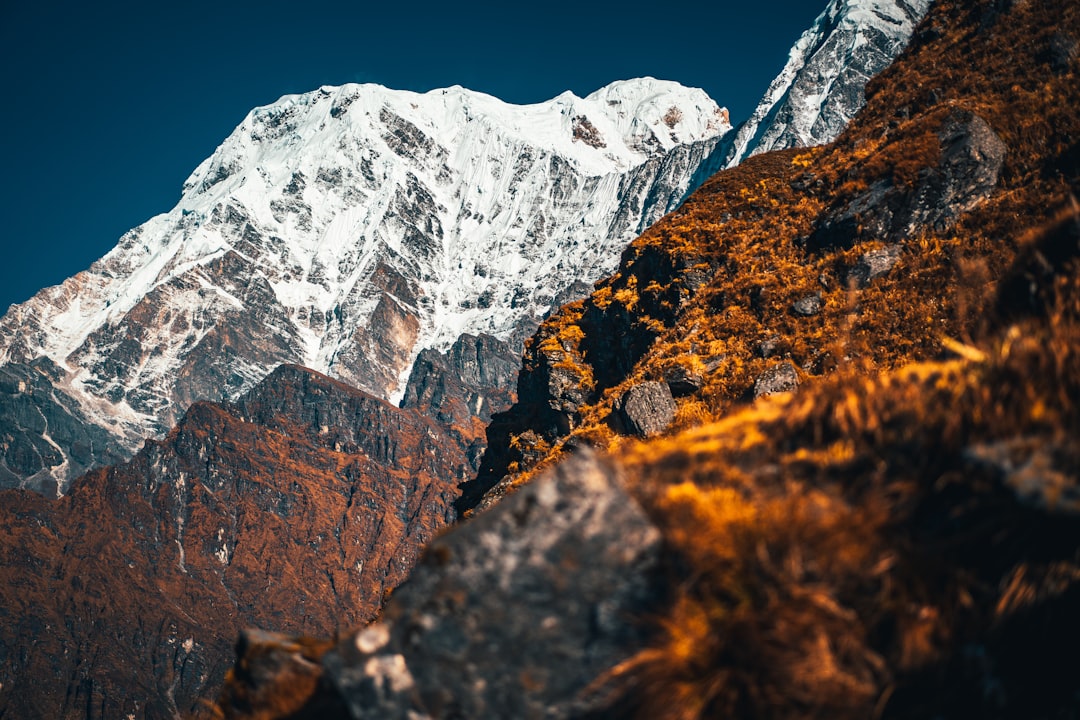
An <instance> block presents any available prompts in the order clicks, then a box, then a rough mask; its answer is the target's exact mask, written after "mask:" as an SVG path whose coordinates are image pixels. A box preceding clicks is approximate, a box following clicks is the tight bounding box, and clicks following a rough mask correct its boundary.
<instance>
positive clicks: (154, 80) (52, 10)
mask: <svg viewBox="0 0 1080 720" xmlns="http://www.w3.org/2000/svg"><path fill="white" fill-rule="evenodd" d="M724 5H725V4H722V3H714V4H710V5H705V4H702V5H701V6H700V7H693V8H687V7H680V6H677V5H676V6H669V8H667V9H668V10H669V12H667V13H666V14H665V12H664V9H665V8H664V6H662V5H656V4H649V5H645V4H642V5H634V4H632V3H631V4H621V5H619V6H617V9H612V8H611V7H605V6H602V5H589V4H584V3H576V4H575V3H570V2H564V1H558V2H549V3H546V4H544V5H543V8H542V9H539V8H534V7H519V8H510V7H508V6H506V5H502V4H497V3H491V2H487V3H473V4H470V5H468V6H465V7H460V6H453V5H452V4H446V5H432V6H431V7H425V6H423V5H415V4H413V5H409V6H404V5H401V4H399V3H384V4H378V5H368V4H363V3H342V2H331V1H329V0H310V1H309V2H306V3H304V4H303V5H302V6H297V5H295V4H293V3H288V2H285V1H284V0H264V1H263V2H253V1H252V0H238V1H234V2H225V3H219V4H215V3H211V2H209V1H208V0H192V1H191V2H187V3H183V4H179V3H175V4H173V3H170V4H168V5H159V4H154V3H142V4H140V3H130V2H108V1H106V2H102V3H96V4H89V3H86V4H84V3H75V2H70V1H65V2H42V3H27V2H25V1H24V2H10V3H3V5H2V6H0V80H2V82H3V87H4V91H5V93H6V94H7V97H6V100H5V105H6V107H5V112H3V113H0V138H2V143H3V144H2V148H0V149H2V153H3V158H4V163H5V168H4V169H5V172H4V173H3V181H2V186H0V190H2V192H0V213H2V216H3V218H4V223H3V225H0V228H2V229H0V252H2V253H3V261H2V262H0V313H3V312H6V311H7V308H8V305H9V304H11V303H16V302H23V301H25V300H28V299H29V298H30V297H31V296H32V295H33V294H35V293H36V292H37V291H38V290H40V289H41V288H43V287H46V286H49V285H55V284H57V283H60V282H62V281H63V280H64V279H65V278H67V277H70V276H71V275H73V274H75V273H76V272H78V271H80V270H83V269H85V268H86V267H88V266H89V265H90V263H92V262H93V261H94V260H96V259H97V258H99V257H100V256H102V255H103V254H105V253H106V252H108V250H109V249H111V248H112V247H113V246H114V245H115V244H116V242H117V240H119V238H120V236H121V235H122V234H123V233H124V232H126V231H127V230H130V229H131V228H133V227H136V226H138V225H140V224H141V223H143V222H145V221H146V220H148V219H149V218H151V217H152V216H154V215H157V214H159V213H163V212H166V211H168V210H169V209H171V208H172V207H173V206H174V205H175V204H176V202H177V200H178V199H179V197H180V191H181V185H182V183H183V181H184V180H185V179H186V178H187V177H188V175H189V174H190V173H191V171H193V170H194V169H195V167H196V166H197V165H198V164H199V163H200V162H202V160H204V159H205V158H207V157H209V155H210V154H211V153H212V152H213V151H214V149H215V148H216V147H217V146H218V145H219V144H220V143H221V142H222V141H223V140H224V139H225V138H226V136H227V135H228V134H229V133H230V132H231V131H232V130H233V128H235V126H236V125H237V124H239V123H240V121H241V120H242V119H243V117H244V115H245V114H246V113H247V112H248V111H249V110H250V109H251V108H253V107H256V106H259V105H266V104H269V103H272V102H274V101H275V100H277V99H278V98H279V97H281V96H282V95H286V94H292V93H302V92H308V91H311V90H315V89H317V88H318V87H319V86H321V85H341V84H344V83H347V82H373V83H378V84H381V85H385V86H387V87H391V88H395V89H403V90H415V91H421V92H423V91H427V90H431V89H434V88H439V87H448V86H451V85H462V86H464V87H466V88H469V89H471V90H477V91H480V92H485V93H488V94H491V95H494V96H496V97H498V98H500V99H502V100H505V101H507V102H511V103H518V104H522V103H535V102H543V101H545V100H548V99H550V98H553V97H555V96H556V95H558V94H560V93H561V92H563V91H565V90H570V91H572V92H574V93H575V94H577V95H579V96H581V97H584V96H585V95H587V94H589V93H591V92H592V91H594V90H596V89H597V88H600V87H602V86H604V85H607V84H608V83H610V82H613V81H615V80H624V79H628V78H633V77H640V76H644V75H650V76H653V77H656V78H660V79H663V80H673V81H676V82H679V83H681V84H683V85H686V86H689V87H700V88H703V89H704V90H705V91H706V92H707V93H708V94H709V95H710V96H712V98H713V99H714V100H715V101H716V102H717V103H718V104H719V105H721V106H724V107H727V108H728V109H729V110H730V111H731V120H732V123H733V124H738V123H739V122H741V121H742V120H744V119H746V118H747V117H748V116H749V115H750V112H751V111H752V110H753V108H754V106H755V105H756V104H757V102H758V100H759V99H760V97H761V95H762V94H763V93H764V92H765V89H766V88H767V87H768V85H769V83H770V82H771V81H772V79H773V77H775V76H776V74H777V73H778V72H779V71H780V69H781V68H782V67H783V65H784V63H785V62H786V60H787V56H788V51H789V49H790V48H791V46H792V45H793V44H794V43H795V41H796V40H797V39H798V37H799V35H800V34H801V33H802V32H803V31H804V30H806V29H807V28H809V27H810V25H811V23H812V22H813V20H814V18H815V17H816V16H817V15H818V14H819V13H820V12H821V10H822V9H823V8H824V6H825V2H824V0H822V1H821V2H820V3H818V2H807V1H806V0H804V1H802V2H792V1H790V0H778V1H777V2H773V3H768V4H763V3H740V4H738V5H734V6H727V7H724Z"/></svg>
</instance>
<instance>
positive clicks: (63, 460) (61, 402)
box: [0, 358, 125, 497]
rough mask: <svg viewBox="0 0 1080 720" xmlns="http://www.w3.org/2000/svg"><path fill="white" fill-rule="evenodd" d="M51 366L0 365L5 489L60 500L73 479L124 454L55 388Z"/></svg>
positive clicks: (0, 455) (0, 456)
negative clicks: (58, 495) (12, 488)
mask: <svg viewBox="0 0 1080 720" xmlns="http://www.w3.org/2000/svg"><path fill="white" fill-rule="evenodd" d="M51 365H52V363H50V362H49V361H48V360H46V359H44V358H42V359H40V360H38V361H36V362H33V363H30V364H28V365H24V364H22V363H9V364H7V365H3V366H0V488H11V487H24V488H27V489H30V490H35V491H37V492H40V493H41V494H43V495H46V496H49V497H56V495H57V493H58V492H59V491H61V490H62V489H63V488H64V487H66V485H67V477H68V476H69V475H71V474H79V473H82V472H85V471H86V470H88V469H90V468H91V467H95V466H97V465H103V464H106V463H111V462H119V461H120V460H121V459H122V458H123V457H124V456H125V452H124V450H123V448H121V447H120V445H119V443H118V442H117V439H116V438H115V437H114V436H112V435H110V434H109V433H108V432H106V431H105V430H102V429H101V428H99V427H97V426H96V425H94V424H93V423H92V422H90V421H89V420H88V419H87V418H86V416H84V415H83V413H82V412H81V411H80V409H79V405H78V403H76V402H75V401H74V400H73V399H71V398H70V397H69V396H68V395H67V394H66V393H64V391H63V390H61V389H60V388H58V387H56V386H55V385H54V384H53V383H54V382H55V380H56V377H55V372H58V371H54V370H53V369H52V368H51V367H50V366H51Z"/></svg>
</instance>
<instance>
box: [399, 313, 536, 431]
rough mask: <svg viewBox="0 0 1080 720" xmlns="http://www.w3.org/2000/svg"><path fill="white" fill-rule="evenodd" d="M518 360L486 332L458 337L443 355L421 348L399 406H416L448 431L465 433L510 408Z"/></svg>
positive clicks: (513, 353)
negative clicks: (485, 333)
mask: <svg viewBox="0 0 1080 720" xmlns="http://www.w3.org/2000/svg"><path fill="white" fill-rule="evenodd" d="M520 369H521V358H520V355H519V354H518V353H515V352H513V351H512V350H511V349H510V347H509V346H508V345H507V344H506V343H504V342H502V341H501V340H499V339H497V338H494V337H492V336H490V335H483V334H481V335H479V336H476V335H469V334H464V335H462V336H461V337H459V338H458V339H457V340H456V341H455V342H454V344H453V345H452V346H450V349H449V350H447V351H446V352H445V353H441V352H439V351H437V350H433V349H430V348H429V349H426V350H422V351H421V352H420V354H419V355H418V356H417V358H416V361H415V362H414V363H413V369H412V372H411V373H410V374H409V381H408V383H407V384H406V386H405V396H404V397H403V398H402V400H401V407H402V408H415V409H418V410H421V411H422V412H424V413H425V414H427V415H429V416H431V417H434V418H436V419H437V420H438V421H439V422H441V423H442V424H443V425H445V426H447V428H448V429H449V430H450V432H454V433H458V434H460V435H462V436H463V439H465V436H466V435H467V436H468V438H467V441H471V440H472V439H475V438H473V435H472V434H470V433H469V431H470V430H471V428H472V427H473V426H474V425H475V423H474V420H479V421H481V422H483V423H485V424H486V423H488V422H490V421H491V417H492V415H494V414H495V413H497V412H502V411H504V410H506V409H507V408H509V407H510V406H511V405H512V404H513V402H514V399H515V395H514V392H513V387H514V383H515V381H516V380H517V374H518V371H519V370H520Z"/></svg>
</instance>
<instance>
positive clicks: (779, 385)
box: [754, 360, 799, 400]
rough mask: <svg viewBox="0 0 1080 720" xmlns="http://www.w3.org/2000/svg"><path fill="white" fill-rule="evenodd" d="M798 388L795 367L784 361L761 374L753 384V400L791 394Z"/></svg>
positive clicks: (797, 376)
mask: <svg viewBox="0 0 1080 720" xmlns="http://www.w3.org/2000/svg"><path fill="white" fill-rule="evenodd" d="M798 387H799V373H798V372H797V371H796V370H795V366H794V365H792V364H791V363H790V362H788V361H787V360H785V361H784V362H782V363H780V364H779V365H773V366H772V367H771V368H769V369H768V370H766V371H765V372H763V373H762V374H761V377H759V378H758V379H757V381H756V382H755V383H754V399H755V400H756V399H757V398H759V397H761V396H762V395H773V394H775V393H783V392H792V391H794V390H796V389H797V388H798Z"/></svg>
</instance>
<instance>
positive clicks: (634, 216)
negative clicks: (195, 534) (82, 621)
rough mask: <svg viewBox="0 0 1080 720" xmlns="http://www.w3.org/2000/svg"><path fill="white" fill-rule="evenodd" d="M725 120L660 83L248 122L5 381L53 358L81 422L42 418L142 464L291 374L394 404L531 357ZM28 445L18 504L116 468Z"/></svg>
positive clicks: (388, 94)
mask: <svg viewBox="0 0 1080 720" xmlns="http://www.w3.org/2000/svg"><path fill="white" fill-rule="evenodd" d="M726 118H727V116H726V114H725V113H724V112H723V111H722V110H721V109H720V108H718V107H717V106H716V104H715V103H714V102H713V101H712V100H711V99H709V98H708V97H707V96H706V95H705V94H704V93H703V92H701V91H699V90H692V89H688V88H684V87H682V86H679V85H677V84H675V83H670V82H662V81H658V80H653V79H650V78H646V79H639V80H630V81H623V82H617V83H614V84H612V85H610V86H608V87H605V88H602V89H600V90H598V91H597V92H595V93H593V94H592V95H590V96H588V97H586V98H578V97H575V96H573V95H572V94H570V93H564V94H563V95H560V96H559V97H558V98H555V99H553V100H551V101H549V102H547V103H541V104H538V105H530V106H512V105H508V104H506V103H502V102H500V101H498V100H496V99H495V98H492V97H489V96H486V95H482V94H479V93H474V92H470V91H468V90H464V89H462V88H450V89H446V90H436V91H432V92H429V93H426V94H423V95H420V94H415V93H408V92H397V91H391V90H387V89H385V88H382V87H378V86H373V85H348V86H344V87H340V88H329V87H327V88H322V89H320V90H318V91H315V92H312V93H307V94H304V95H296V96H288V97H284V98H282V99H281V100H279V101H278V102H276V103H274V104H273V105H270V106H267V107H263V108H258V109H256V110H253V111H252V112H251V113H250V114H249V115H248V117H247V118H245V120H244V122H243V123H241V125H240V126H239V127H238V128H237V129H236V130H235V131H234V132H233V134H232V135H230V136H229V138H227V139H226V140H225V142H224V143H223V144H222V145H221V146H220V147H219V148H218V149H217V151H216V152H215V153H214V155H213V156H212V157H210V158H208V159H207V160H206V161H205V162H204V163H203V164H202V165H200V166H199V168H197V169H196V170H195V172H194V173H193V174H192V176H191V177H190V178H189V179H188V181H187V182H186V183H185V185H184V190H183V195H182V197H181V200H180V202H179V203H178V205H177V206H176V208H174V209H173V210H171V211H170V212H168V213H166V214H163V215H160V216H158V217H155V218H153V219H151V220H150V221H148V222H147V223H145V224H144V225H142V226H140V227H138V228H136V229H134V230H132V231H131V232H129V233H127V234H126V235H125V236H124V237H123V238H121V240H120V243H119V244H118V245H117V247H116V248H115V249H113V250H112V251H111V252H110V253H109V254H107V255H106V256H105V257H103V258H102V259H101V260H100V261H98V262H97V263H95V264H94V265H93V266H92V267H91V268H90V269H88V270H87V271H85V272H83V273H80V274H78V275H76V276H75V277H73V278H71V279H69V280H68V281H66V282H65V283H64V284H62V285H60V286H57V287H54V288H49V289H46V290H43V291H42V292H41V293H39V294H38V295H37V296H35V297H34V298H33V299H31V300H30V301H28V302H27V303H24V304H22V305H17V306H13V307H12V308H11V309H10V310H9V312H8V313H7V315H6V316H5V317H4V318H3V319H2V320H0V327H2V328H3V332H2V333H0V337H2V338H3V340H2V341H0V361H2V362H5V363H21V364H24V365H25V364H29V363H39V364H40V363H42V362H45V361H46V360H47V361H48V362H49V363H50V366H51V367H52V368H53V369H54V372H53V373H52V374H51V375H46V376H43V379H42V380H41V381H42V382H48V383H49V385H50V386H51V387H50V388H49V390H48V394H49V395H51V396H52V397H54V398H55V401H54V402H55V403H58V404H59V405H61V406H63V407H64V408H68V410H65V411H63V412H61V411H57V412H53V411H52V410H49V412H47V413H45V416H46V420H47V421H50V422H52V423H53V425H59V424H60V423H61V421H62V417H61V416H62V414H63V413H76V414H77V415H78V416H79V417H81V418H84V419H86V420H88V421H89V422H90V423H91V424H93V425H97V426H98V428H100V429H101V430H104V431H105V432H106V435H104V437H107V438H108V442H105V441H100V442H98V443H97V445H98V447H100V448H105V446H106V445H108V447H109V448H111V449H116V448H121V449H123V450H125V451H128V452H130V451H133V450H134V449H135V448H136V447H137V446H138V444H139V443H141V442H142V439H143V438H144V437H146V436H155V435H159V434H161V433H163V432H164V431H166V430H167V429H168V428H169V427H171V426H172V424H173V423H174V422H175V421H176V420H177V419H178V418H179V417H180V416H181V414H182V413H183V411H184V410H185V409H186V408H187V406H188V405H190V404H191V403H192V402H194V401H197V400H201V399H208V400H229V399H233V398H235V397H237V396H238V395H239V394H240V393H242V392H243V391H245V390H246V389H248V388H250V387H251V386H252V385H253V384H254V383H256V382H258V381H259V380H260V379H262V377H264V376H265V375H266V374H267V373H268V372H269V371H270V370H271V369H273V368H274V367H276V366H277V365H279V364H281V363H299V364H302V365H305V366H307V367H311V368H314V369H316V370H319V371H321V372H325V373H327V374H330V375H331V376H333V377H336V378H338V379H341V380H343V381H345V382H348V383H349V384H351V385H354V386H357V387H360V388H362V389H364V390H366V391H368V392H371V393H373V394H375V395H377V396H379V397H383V398H386V399H389V398H393V399H395V400H396V399H397V398H400V397H401V395H402V394H403V392H404V385H405V379H406V378H407V377H408V374H409V372H410V369H411V367H412V363H413V361H414V359H415V358H416V356H417V354H418V353H419V352H420V351H421V350H422V349H425V348H432V349H434V350H438V351H440V352H443V351H446V350H447V349H448V348H450V346H451V345H452V344H453V343H454V341H455V340H456V339H457V338H458V336H459V335H461V334H463V333H469V334H472V335H477V334H480V333H486V334H489V335H492V336H494V337H497V338H499V339H500V340H502V341H505V342H509V343H511V345H512V346H516V345H517V344H518V343H519V342H520V341H521V340H522V339H523V338H524V337H526V336H527V335H529V334H531V332H532V330H533V329H534V328H535V325H536V323H537V322H538V321H539V320H540V318H541V317H542V316H543V315H544V314H545V313H547V312H548V311H549V310H550V308H551V307H552V304H553V302H554V300H555V298H556V297H557V296H558V295H559V294H560V293H561V292H563V291H564V289H566V288H569V287H571V286H573V285H574V284H575V283H577V282H580V281H582V280H584V281H586V282H592V281H593V280H595V279H597V278H599V277H602V276H603V275H604V274H606V273H608V272H610V271H611V269H612V268H613V267H614V264H615V262H616V261H617V257H618V253H619V251H620V250H621V248H622V247H623V246H625V244H626V243H627V242H628V241H629V240H630V239H632V238H633V237H634V236H635V235H637V234H638V233H639V232H640V231H641V229H642V228H643V227H645V226H647V225H648V224H649V223H651V222H652V221H654V220H655V219H656V218H658V217H659V216H660V215H663V214H664V213H665V212H667V211H668V210H669V209H670V208H671V207H674V205H675V204H676V203H677V202H678V201H679V199H680V198H681V197H682V195H683V193H684V192H685V189H686V184H687V182H688V181H689V178H690V176H691V174H692V173H693V171H694V169H695V168H696V167H697V165H698V164H699V163H700V162H701V160H702V158H703V157H704V156H705V154H707V153H708V152H709V150H710V149H711V147H712V144H713V143H714V142H715V140H716V139H717V138H718V137H719V136H720V135H721V134H722V133H723V132H724V131H725V130H727V129H728V127H729V125H728V124H727V119H726ZM6 407H7V406H6V405H5V406H4V408H6ZM0 409H3V408H0ZM5 420H6V418H5ZM37 424H38V425H40V424H42V423H37ZM10 426H11V427H13V428H18V431H17V432H14V433H12V434H11V437H10V438H9V439H8V441H7V442H8V445H9V446H12V445H14V446H17V448H16V449H15V450H13V451H11V452H9V453H8V455H9V461H8V464H7V471H6V472H5V473H4V475H5V477H6V480H5V481H4V482H5V484H6V485H12V484H14V483H16V482H18V483H20V484H24V485H26V484H28V485H30V486H33V487H42V486H48V490H49V491H50V492H51V493H56V492H58V491H63V489H64V487H66V484H67V483H68V482H69V481H70V480H71V479H72V478H73V477H74V476H75V475H76V474H77V471H78V470H79V469H81V468H85V467H86V466H87V465H88V464H93V462H94V461H95V460H96V459H97V456H93V457H92V456H91V455H88V453H87V452H86V451H85V450H84V449H82V445H81V444H80V443H82V442H83V441H82V439H80V438H72V439H71V440H70V441H69V440H68V435H70V433H68V434H64V433H55V434H52V435H50V437H51V440H48V439H45V435H44V434H42V433H41V432H38V431H36V430H35V429H34V427H35V425H34V424H33V423H30V424H26V423H25V422H24V423H21V424H20V422H19V420H18V418H17V417H15V416H13V417H12V421H11V423H10ZM91 432H94V433H96V434H97V435H102V433H101V432H99V431H98V430H94V431H91ZM35 433H36V434H35ZM76 445H78V447H76ZM100 452H101V453H102V457H103V458H104V457H106V456H107V452H106V451H105V450H104V449H102V450H101V451H100ZM16 456H17V457H16ZM16 478H17V480H16ZM50 478H51V481H50Z"/></svg>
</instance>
